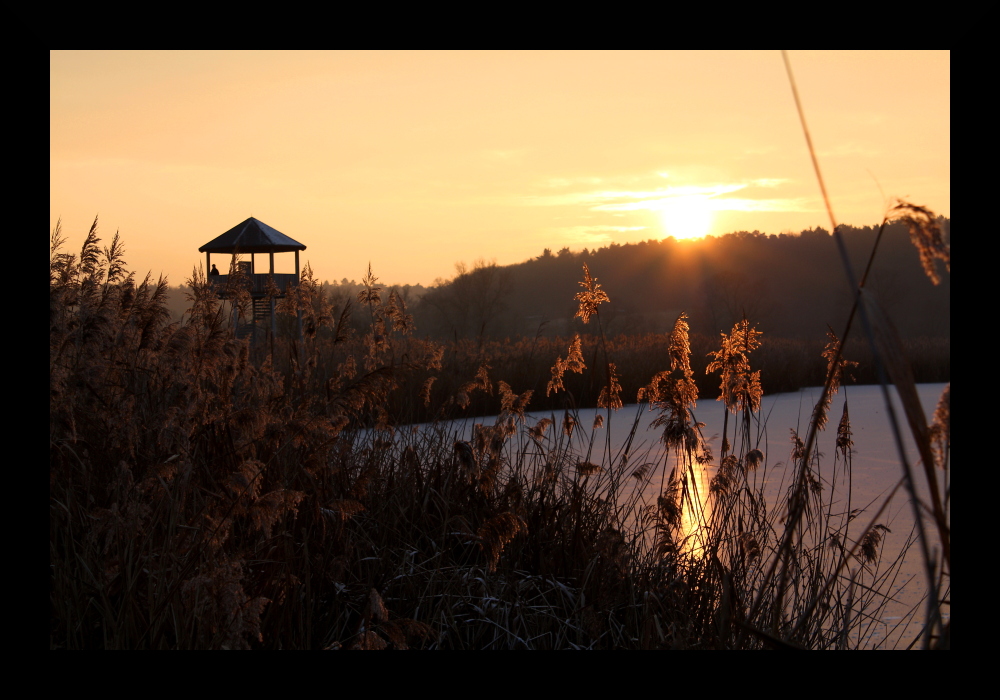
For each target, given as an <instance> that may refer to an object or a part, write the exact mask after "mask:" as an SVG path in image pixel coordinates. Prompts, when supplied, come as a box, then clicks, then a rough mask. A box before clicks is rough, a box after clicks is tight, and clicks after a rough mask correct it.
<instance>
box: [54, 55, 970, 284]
mask: <svg viewBox="0 0 1000 700" xmlns="http://www.w3.org/2000/svg"><path fill="white" fill-rule="evenodd" d="M789 55H790V58H791V61H792V67H793V70H794V71H795V77H796V81H797V83H798V88H799V94H800V97H801V99H802V101H803V106H804V108H805V110H806V117H807V119H808V121H809V127H810V130H811V132H812V137H813V144H814V145H815V147H816V148H817V150H818V155H819V158H820V165H821V167H822V168H823V174H824V177H825V179H826V183H827V188H828V191H829V193H830V196H831V197H832V200H833V206H834V213H835V214H836V216H837V219H838V221H840V222H843V223H848V224H854V225H867V224H874V223H877V222H878V221H880V220H881V218H882V215H883V213H884V211H885V203H886V199H885V197H893V196H901V197H906V198H908V199H909V200H910V201H912V202H913V203H915V204H921V205H925V206H928V207H930V208H931V209H932V210H934V211H936V212H938V213H940V214H944V215H946V216H950V215H951V190H950V178H951V173H950V133H949V132H950V103H951V97H950V54H949V52H947V51H932V52H900V51H885V52H797V51H793V52H790V54H789ZM49 75H50V85H49V90H50V162H49V164H50V183H49V196H50V208H49V220H50V221H49V223H50V230H51V228H53V227H54V226H55V224H56V221H57V220H58V219H60V218H61V219H62V226H63V233H64V235H66V236H67V237H68V239H69V244H70V250H69V252H76V251H75V249H77V248H78V247H79V245H80V243H82V240H83V236H84V235H85V234H86V231H87V229H88V228H89V226H90V224H91V222H92V221H93V219H94V216H95V215H99V216H100V233H101V236H102V238H103V239H104V240H103V243H105V244H106V243H108V242H109V241H110V239H111V237H112V236H113V234H114V233H115V231H116V230H117V231H119V232H120V233H121V235H122V238H123V240H124V242H125V246H126V256H125V258H126V261H127V262H128V265H129V269H131V270H133V271H135V272H137V273H138V275H139V276H140V277H141V276H142V275H144V274H145V273H146V272H147V271H152V272H153V274H154V276H155V275H156V274H158V273H160V272H161V271H162V272H163V273H165V274H166V275H167V276H168V277H169V280H170V282H171V283H172V284H174V285H176V284H180V283H182V282H183V280H184V279H185V278H186V277H188V276H189V275H190V273H191V269H192V267H193V266H195V265H197V264H199V263H203V262H204V256H203V255H201V254H199V253H198V252H197V251H198V247H199V246H201V245H203V244H205V243H207V242H208V241H209V240H211V239H213V238H215V237H216V236H218V235H220V234H221V233H223V232H225V231H226V230H228V229H230V228H232V227H233V226H235V225H236V224H238V223H239V222H241V221H243V220H244V219H246V218H247V217H248V216H255V217H257V218H258V219H260V220H261V221H263V222H264V223H266V224H268V225H270V226H272V227H274V228H276V229H278V230H279V231H281V232H282V233H285V234H286V235H288V236H291V237H292V238H294V239H296V240H298V241H300V242H301V243H303V244H305V245H306V246H307V247H308V249H307V250H306V251H305V252H304V253H303V254H302V256H303V261H309V262H310V263H311V265H312V267H313V269H314V271H315V272H316V275H317V277H319V278H320V279H326V280H340V279H342V278H345V277H346V278H349V279H356V280H360V279H361V277H363V276H364V274H365V271H366V268H367V265H368V263H369V261H370V262H371V264H372V268H373V271H374V273H375V274H376V275H377V276H378V277H379V278H380V280H381V281H382V282H386V283H400V284H404V283H411V284H415V283H422V284H431V283H433V282H434V280H435V279H436V278H450V277H452V276H453V275H454V265H455V263H456V262H458V261H465V262H467V263H470V264H471V263H472V262H473V261H474V260H476V259H477V258H485V259H486V260H492V259H495V260H496V261H497V262H498V263H500V264H508V263H516V262H521V261H523V260H526V259H528V258H531V257H534V256H537V255H539V254H541V252H542V249H543V248H546V247H547V248H551V249H553V250H554V251H556V250H558V249H560V248H562V247H564V246H568V247H569V248H570V249H572V250H579V249H582V248H584V247H588V248H597V247H601V246H605V245H607V244H609V243H611V242H613V241H614V242H618V243H626V242H631V241H639V240H646V239H650V238H657V239H658V238H662V237H664V236H665V235H669V234H670V233H673V234H674V235H677V236H678V237H680V236H685V235H693V234H697V233H701V232H704V231H705V230H708V231H709V232H710V233H713V234H717V235H718V234H723V233H727V232H730V231H734V230H743V229H746V230H754V229H759V230H761V231H764V232H767V233H779V232H782V231H786V232H787V231H795V232H798V231H799V230H801V229H803V228H811V227H813V226H817V225H819V226H823V227H825V228H829V219H828V217H827V215H826V213H825V211H824V210H823V206H822V201H821V199H820V194H819V188H818V186H817V184H816V178H815V176H814V174H813V170H812V164H811V162H810V159H809V155H808V152H807V150H806V146H805V139H804V137H803V135H802V129H801V127H800V125H799V121H798V116H797V114H796V111H795V105H794V101H793V98H792V93H791V89H790V88H789V84H788V78H787V75H786V73H785V68H784V64H783V62H782V58H781V54H780V52H778V51H766V52H687V51H682V52H671V51H668V52H624V53H619V52H615V53H603V52H593V53H591V52H586V53H578V52H527V53H521V52H517V53H508V52H471V53H452V52H416V53H412V52H387V53H377V52H357V53H356V52H277V53H272V52H102V51H83V52H76V51H54V52H52V53H51V54H50V73H49ZM880 187H881V191H880ZM883 193H884V196H883ZM668 229H669V230H668ZM277 258H278V270H277V271H278V272H285V271H291V270H286V269H284V268H285V267H290V266H292V265H294V262H293V258H291V256H290V255H279V256H277ZM285 258H287V260H283V259H285Z"/></svg>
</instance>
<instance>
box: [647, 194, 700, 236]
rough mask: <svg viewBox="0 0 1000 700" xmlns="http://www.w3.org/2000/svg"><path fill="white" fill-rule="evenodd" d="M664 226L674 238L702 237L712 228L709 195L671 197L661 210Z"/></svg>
mask: <svg viewBox="0 0 1000 700" xmlns="http://www.w3.org/2000/svg"><path fill="white" fill-rule="evenodd" d="M660 216H661V217H662V220H663V228H664V230H665V231H666V233H667V235H668V236H673V237H674V238H701V237H702V236H705V235H707V234H708V232H709V231H711V230H712V203H711V201H710V200H709V198H708V197H703V196H695V195H690V196H684V197H671V198H669V199H667V200H665V201H664V202H663V206H662V208H661V210H660Z"/></svg>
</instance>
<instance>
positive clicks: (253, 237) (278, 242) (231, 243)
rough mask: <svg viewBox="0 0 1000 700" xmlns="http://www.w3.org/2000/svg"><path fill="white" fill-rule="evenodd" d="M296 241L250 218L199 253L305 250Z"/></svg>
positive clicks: (211, 242)
mask: <svg viewBox="0 0 1000 700" xmlns="http://www.w3.org/2000/svg"><path fill="white" fill-rule="evenodd" d="M305 249H306V247H305V246H304V245H302V244H301V243H299V242H298V241H296V240H294V239H292V238H289V237H288V236H286V235H285V234H283V233H282V232H281V231H279V230H277V229H273V228H271V227H270V226H268V225H267V224H265V223H264V222H263V221H258V220H257V219H255V218H253V217H252V216H251V217H250V218H249V219H247V220H246V221H244V222H243V223H241V224H237V225H236V226H233V227H232V228H231V229H229V230H228V231H226V232H225V233H224V234H222V235H221V236H219V237H218V238H215V239H213V240H211V241H209V242H208V243H206V244H205V245H203V246H202V247H201V248H199V249H198V252H199V253H205V252H208V253H288V252H291V251H293V250H305Z"/></svg>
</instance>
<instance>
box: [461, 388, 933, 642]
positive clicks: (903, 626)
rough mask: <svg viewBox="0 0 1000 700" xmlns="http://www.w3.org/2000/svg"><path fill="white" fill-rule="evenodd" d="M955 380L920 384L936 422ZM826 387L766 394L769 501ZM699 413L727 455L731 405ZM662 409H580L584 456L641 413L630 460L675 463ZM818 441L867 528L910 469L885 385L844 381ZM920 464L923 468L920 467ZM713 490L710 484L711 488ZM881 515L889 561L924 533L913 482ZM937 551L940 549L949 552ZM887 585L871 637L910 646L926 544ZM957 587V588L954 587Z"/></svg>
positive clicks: (709, 405)
mask: <svg viewBox="0 0 1000 700" xmlns="http://www.w3.org/2000/svg"><path fill="white" fill-rule="evenodd" d="M945 386H946V385H945V384H921V385H918V386H917V389H918V393H919V396H920V401H921V403H922V405H923V408H924V413H925V416H926V418H927V421H928V423H930V422H931V421H932V419H933V414H934V409H935V407H936V406H937V402H938V399H939V398H940V396H941V393H942V391H943V390H944V388H945ZM820 392H821V388H819V387H814V388H806V389H802V390H801V391H798V392H794V393H788V394H773V395H770V396H765V397H764V398H763V400H762V401H761V411H760V413H759V415H758V417H757V424H756V425H755V427H754V429H753V433H754V435H753V436H752V440H754V441H756V444H755V445H753V446H754V447H756V448H757V449H759V450H761V451H762V452H763V453H764V460H765V463H764V465H763V466H762V467H761V468H760V469H758V471H757V472H755V473H752V474H753V476H752V478H753V479H757V480H758V481H757V482H756V483H757V484H758V485H761V484H762V485H763V487H764V492H765V494H766V495H767V497H768V502H769V503H775V502H779V501H778V500H777V499H781V498H782V494H784V493H785V490H786V489H787V487H788V480H789V478H790V470H786V468H785V465H787V464H788V462H789V461H790V454H791V446H792V445H791V440H790V437H791V434H790V430H791V429H795V430H796V431H797V432H798V433H799V435H800V437H801V438H802V439H805V432H806V429H807V425H808V421H809V417H810V415H811V413H812V408H813V406H814V404H815V402H816V401H817V400H818V398H819V395H820ZM891 392H892V396H893V399H894V404H895V406H896V415H897V419H898V420H899V421H900V422H901V424H902V426H903V430H904V434H903V442H904V445H905V448H906V450H907V455H908V459H909V462H910V464H911V466H912V465H915V464H916V463H917V462H918V457H917V454H916V449H915V447H914V445H913V440H912V438H911V437H910V436H909V434H908V431H907V430H906V427H905V416H904V414H903V411H902V408H901V407H900V404H899V402H898V399H897V398H896V395H895V389H891ZM845 400H846V401H847V402H848V410H849V413H850V420H851V429H852V432H853V440H854V447H853V450H852V462H853V466H852V475H851V482H850V491H849V497H848V489H847V481H846V479H845V478H844V474H843V471H842V470H840V471H839V472H838V473H834V471H833V467H832V465H833V463H834V453H835V451H836V448H835V440H836V436H837V425H838V422H839V421H840V417H841V414H842V411H843V406H844V401H845ZM695 414H696V417H697V420H698V421H700V422H702V423H704V424H705V427H704V428H703V429H702V433H703V435H704V436H705V438H706V439H707V440H708V441H709V443H710V445H711V447H712V451H713V454H714V455H715V458H716V462H717V460H718V455H719V453H720V447H721V439H722V438H721V435H722V429H723V417H724V409H723V405H722V403H721V402H717V401H713V400H702V401H699V402H698V405H697V409H696V411H695ZM598 415H602V416H603V417H604V425H603V427H601V428H596V429H595V428H593V427H592V426H593V425H594V423H595V419H596V418H597V416H598ZM655 417H656V414H655V413H652V412H649V411H648V410H643V407H640V406H638V405H630V406H625V407H624V408H622V409H621V410H619V411H617V412H612V413H611V415H608V411H607V410H606V409H585V410H581V411H578V412H577V414H576V420H577V422H578V428H577V429H576V430H575V431H574V433H573V436H572V440H573V444H574V447H575V448H576V450H577V452H578V453H579V454H580V455H582V456H587V455H588V454H589V459H588V460H587V461H591V462H593V463H595V464H602V463H605V464H606V463H608V462H609V459H608V456H609V455H610V456H612V457H614V456H616V455H619V454H620V453H621V451H622V450H623V449H624V447H625V440H626V438H627V437H628V434H629V433H630V431H631V429H632V427H633V425H634V424H635V423H636V421H638V427H637V430H636V432H635V436H634V438H633V442H632V444H631V446H630V448H629V455H630V458H629V464H630V465H634V466H639V465H640V464H643V463H652V464H658V465H664V464H666V466H667V467H670V466H672V464H671V463H670V461H667V462H665V460H672V459H673V457H670V456H668V455H667V453H666V450H665V448H664V447H663V445H662V443H660V431H659V430H656V429H650V428H649V425H650V423H651V422H652V421H653V419H654V418H655ZM543 418H550V419H552V421H553V423H554V425H553V426H552V427H550V428H549V431H550V434H551V431H553V430H555V431H558V430H560V429H561V428H560V426H562V423H563V418H564V415H563V413H553V412H551V411H542V412H530V413H527V414H526V419H527V420H526V421H525V425H526V426H529V427H530V426H533V425H535V424H536V423H537V422H538V421H539V420H541V419H543ZM494 420H495V418H492V417H486V418H477V419H469V420H466V421H463V422H457V423H454V424H453V425H452V428H453V429H454V430H455V431H456V438H459V437H464V438H465V439H469V438H470V437H471V434H472V431H473V426H474V425H475V424H477V423H479V424H483V425H492V424H493V422H494ZM732 432H733V420H732V416H731V417H730V423H729V434H730V440H731V441H732V440H733V437H732ZM817 449H818V450H819V452H820V454H821V455H823V457H822V459H821V465H822V466H821V469H820V472H819V474H820V478H821V480H822V481H823V482H824V488H829V487H831V486H832V487H834V488H835V493H838V494H840V496H838V499H839V500H837V501H836V505H837V506H838V507H842V508H843V511H844V512H847V511H850V510H854V509H863V511H864V512H863V513H861V514H860V515H859V516H858V517H857V518H856V519H855V520H854V521H852V523H851V534H852V535H853V534H854V532H855V531H858V532H859V531H860V530H861V529H862V528H863V527H865V525H867V524H868V522H870V520H871V518H872V516H874V514H875V512H876V510H877V509H878V508H879V506H881V505H882V503H883V502H884V501H885V498H886V496H887V495H888V494H889V493H890V492H891V491H892V490H893V488H894V487H895V486H896V485H897V482H899V480H900V478H901V477H902V475H903V471H902V466H901V463H900V460H899V456H898V451H897V447H896V442H895V439H894V438H893V436H892V432H891V429H890V422H889V417H888V413H887V411H886V407H885V402H884V399H883V395H882V390H881V388H880V387H878V386H849V387H842V388H841V390H840V393H838V394H837V395H836V396H834V399H833V404H832V406H831V408H830V412H829V423H828V425H827V427H826V429H825V430H824V431H822V432H820V433H819V435H818V442H817ZM918 469H922V468H919V467H918ZM713 474H714V468H713V467H709V468H708V469H707V470H706V471H705V472H704V474H703V476H704V482H703V483H704V484H705V485H706V486H707V482H708V479H709V478H710V477H711V476H712V475H713ZM915 474H916V475H917V482H918V483H920V482H921V481H922V478H923V477H922V474H921V473H920V472H919V471H915ZM938 474H939V476H940V477H941V482H940V483H941V484H942V486H943V473H942V472H940V471H939V472H938ZM659 488H660V480H659V479H658V478H657V479H653V480H652V481H651V482H650V483H649V484H648V485H647V486H646V490H645V492H644V496H645V497H646V498H647V500H649V501H650V502H655V499H656V496H657V495H658V494H659ZM705 490H706V491H707V488H706V489H705ZM949 518H950V513H949ZM878 522H880V523H884V524H885V525H886V526H887V527H888V528H889V529H890V530H891V532H889V533H886V534H885V541H884V543H883V549H882V553H881V562H882V565H883V567H884V565H885V564H887V563H890V562H892V561H893V560H894V559H896V557H897V555H898V554H899V552H900V551H901V550H902V549H903V548H904V546H905V543H906V541H907V539H911V540H915V537H916V535H915V533H914V532H913V523H914V518H913V509H912V506H911V504H910V499H909V496H908V494H907V492H906V490H905V488H904V487H901V488H899V489H898V490H897V491H896V493H895V495H894V496H893V497H892V498H891V500H890V501H889V504H888V507H887V508H886V509H885V510H884V511H883V514H882V515H881V516H880V517H879V518H878ZM929 539H930V541H931V542H934V541H936V537H935V536H934V534H933V533H931V535H930V538H929ZM937 554H938V556H940V552H937ZM884 590H887V591H888V592H889V593H890V595H891V596H892V597H893V598H894V601H895V602H890V603H889V604H888V605H886V607H885V608H884V609H883V610H882V615H881V619H879V620H872V621H871V623H870V624H869V625H868V626H867V628H866V630H865V632H866V635H867V636H866V639H867V640H868V645H870V646H875V645H877V646H879V647H881V648H885V647H889V648H893V647H895V648H900V647H903V648H905V647H906V645H907V644H909V642H910V641H911V640H912V639H913V638H914V637H915V636H916V635H917V634H919V631H920V627H921V624H920V623H921V621H922V619H923V615H924V610H923V606H920V605H918V603H919V601H920V600H921V598H922V597H923V596H924V593H925V591H926V581H925V573H924V569H923V564H922V558H921V555H920V550H919V547H918V546H917V545H916V544H914V545H913V546H912V547H910V549H909V551H908V552H907V554H906V555H905V557H904V560H903V562H902V565H901V567H900V572H899V575H898V576H897V577H896V578H895V580H894V581H892V582H891V584H889V585H888V586H887V587H886V588H885V589H884ZM948 597H949V598H950V594H949V596H948ZM915 606H916V607H918V612H917V615H916V617H915V618H914V619H909V618H908V616H907V613H908V611H910V610H912V609H913V608H914V607H915ZM918 645H919V642H918Z"/></svg>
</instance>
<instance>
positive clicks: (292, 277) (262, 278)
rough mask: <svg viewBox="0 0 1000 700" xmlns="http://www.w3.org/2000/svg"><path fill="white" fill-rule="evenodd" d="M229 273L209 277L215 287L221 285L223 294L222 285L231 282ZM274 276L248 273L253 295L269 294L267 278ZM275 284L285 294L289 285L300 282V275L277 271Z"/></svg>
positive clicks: (220, 291)
mask: <svg viewBox="0 0 1000 700" xmlns="http://www.w3.org/2000/svg"><path fill="white" fill-rule="evenodd" d="M229 277H230V276H229V275H209V277H208V279H209V282H211V284H212V286H213V287H220V290H219V293H220V294H223V293H224V292H223V290H222V289H221V288H222V287H225V286H226V285H227V284H229ZM268 277H272V275H269V274H265V275H248V276H247V282H248V283H249V286H250V294H251V296H265V295H266V294H267V278H268ZM273 277H274V285H275V286H276V287H277V288H278V291H280V292H281V295H282V296H283V295H284V294H285V293H286V292H287V291H288V287H289V286H290V285H291V286H294V285H296V284H298V282H299V276H298V275H296V274H295V273H281V274H278V273H275V274H274V275H273Z"/></svg>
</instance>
